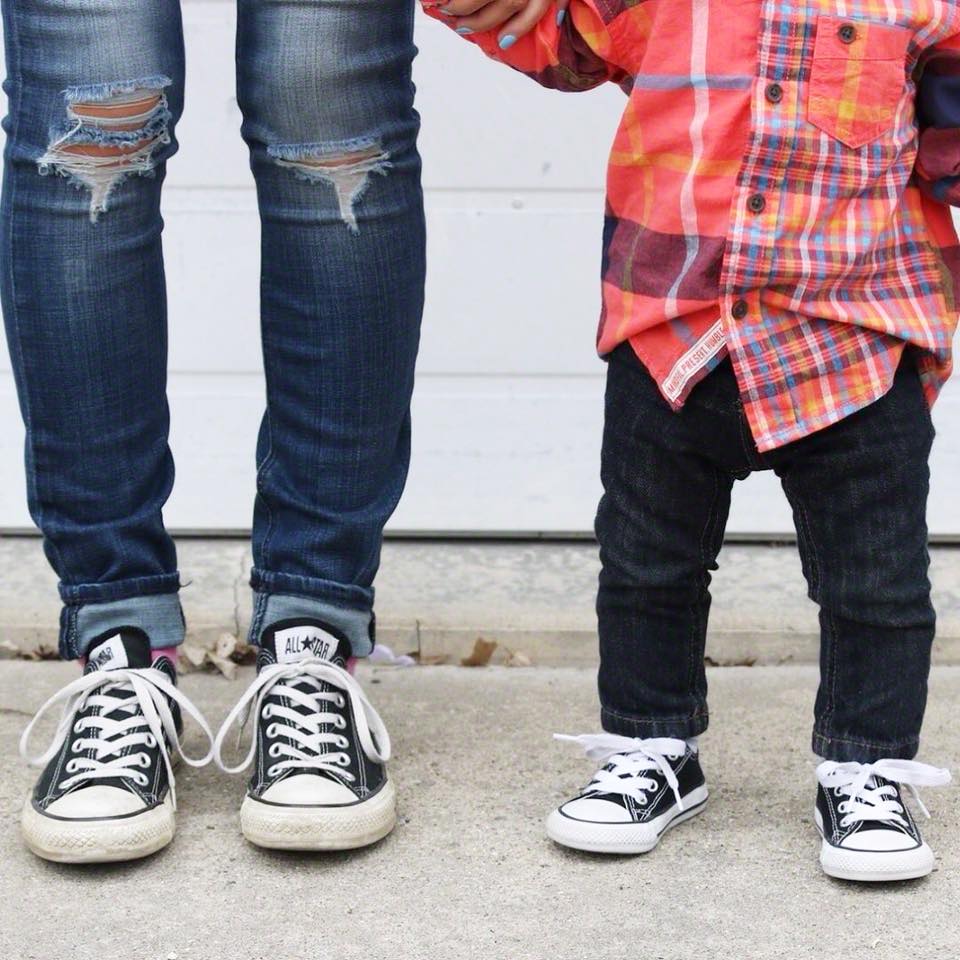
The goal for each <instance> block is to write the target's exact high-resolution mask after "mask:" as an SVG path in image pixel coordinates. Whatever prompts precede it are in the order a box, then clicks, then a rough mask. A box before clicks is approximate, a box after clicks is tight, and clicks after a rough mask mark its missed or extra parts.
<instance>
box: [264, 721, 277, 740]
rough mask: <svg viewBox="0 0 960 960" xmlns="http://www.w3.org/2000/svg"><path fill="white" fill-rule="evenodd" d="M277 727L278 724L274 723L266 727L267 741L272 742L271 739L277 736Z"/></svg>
mask: <svg viewBox="0 0 960 960" xmlns="http://www.w3.org/2000/svg"><path fill="white" fill-rule="evenodd" d="M277 727H278V724H276V723H271V724H270V725H269V726H268V727H267V730H266V734H267V738H268V739H270V740H273V738H274V737H275V736H276V735H277Z"/></svg>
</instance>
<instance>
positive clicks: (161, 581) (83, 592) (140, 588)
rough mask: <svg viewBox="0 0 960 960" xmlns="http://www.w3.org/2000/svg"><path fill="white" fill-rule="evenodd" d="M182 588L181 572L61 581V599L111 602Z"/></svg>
mask: <svg viewBox="0 0 960 960" xmlns="http://www.w3.org/2000/svg"><path fill="white" fill-rule="evenodd" d="M179 589H180V574H179V573H178V572H176V571H174V572H173V573H158V574H156V575H155V576H152V577H130V578H129V579H127V580H115V581H113V582H111V583H77V584H71V583H61V584H60V587H59V590H60V599H61V600H62V601H63V602H64V603H66V604H68V605H71V604H81V603H110V602H111V601H113V600H128V599H130V598H131V597H152V596H155V595H156V594H158V593H174V594H175V593H176V592H177V591H178V590H179Z"/></svg>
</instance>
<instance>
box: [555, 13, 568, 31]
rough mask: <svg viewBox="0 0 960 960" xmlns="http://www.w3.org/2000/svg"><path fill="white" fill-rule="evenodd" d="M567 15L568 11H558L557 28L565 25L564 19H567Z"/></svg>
mask: <svg viewBox="0 0 960 960" xmlns="http://www.w3.org/2000/svg"><path fill="white" fill-rule="evenodd" d="M566 15H567V11H566V10H558V11H557V26H558V27H559V26H561V25H562V24H563V21H564V18H565V17H566Z"/></svg>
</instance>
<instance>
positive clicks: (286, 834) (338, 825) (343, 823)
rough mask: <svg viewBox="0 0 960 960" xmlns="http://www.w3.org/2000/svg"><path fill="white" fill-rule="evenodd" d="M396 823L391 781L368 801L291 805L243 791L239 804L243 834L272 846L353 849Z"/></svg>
mask: <svg viewBox="0 0 960 960" xmlns="http://www.w3.org/2000/svg"><path fill="white" fill-rule="evenodd" d="M396 823H397V801H396V792H395V790H394V787H393V783H392V782H391V781H390V780H388V781H387V782H386V783H385V784H384V785H383V787H382V789H381V790H380V791H379V792H378V793H377V794H375V795H374V796H372V797H371V798H370V799H369V800H364V801H363V802H362V803H354V804H350V805H349V806H343V807H321V806H303V807H294V806H285V805H281V804H273V803H262V802H261V801H259V800H254V799H253V797H250V796H247V797H245V798H244V800H243V804H242V805H241V807H240V829H241V831H242V832H243V835H244V837H246V838H247V840H249V841H250V842H251V843H253V844H256V846H258V847H267V848H269V849H272V850H354V849H356V848H357V847H367V846H369V845H370V844H372V843H376V842H377V841H378V840H382V839H383V838H384V837H385V836H386V835H387V834H388V833H390V831H391V830H392V829H393V828H394V826H396Z"/></svg>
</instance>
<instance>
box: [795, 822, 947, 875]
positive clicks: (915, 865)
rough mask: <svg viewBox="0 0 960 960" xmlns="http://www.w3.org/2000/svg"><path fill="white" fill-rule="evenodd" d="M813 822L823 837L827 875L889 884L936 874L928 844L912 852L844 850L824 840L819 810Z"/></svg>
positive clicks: (822, 858) (821, 862)
mask: <svg viewBox="0 0 960 960" xmlns="http://www.w3.org/2000/svg"><path fill="white" fill-rule="evenodd" d="M813 820H814V823H816V825H817V830H818V831H819V833H820V837H821V841H820V866H821V867H822V868H823V872H824V873H825V874H827V876H830V877H836V878H837V879H838V880H859V881H861V882H863V883H888V882H892V881H894V880H916V879H917V878H918V877H925V876H927V874H929V873H932V872H933V865H934V858H933V851H932V850H931V849H930V848H929V847H928V846H927V845H926V843H921V844H920V846H919V847H914V848H913V849H911V850H884V851H877V852H874V851H871V850H845V849H844V848H843V847H835V846H833V844H831V843H828V842H827V841H826V840H825V839H822V838H823V818H822V817H821V816H820V811H819V810H818V809H816V808H815V809H814V811H813Z"/></svg>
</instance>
